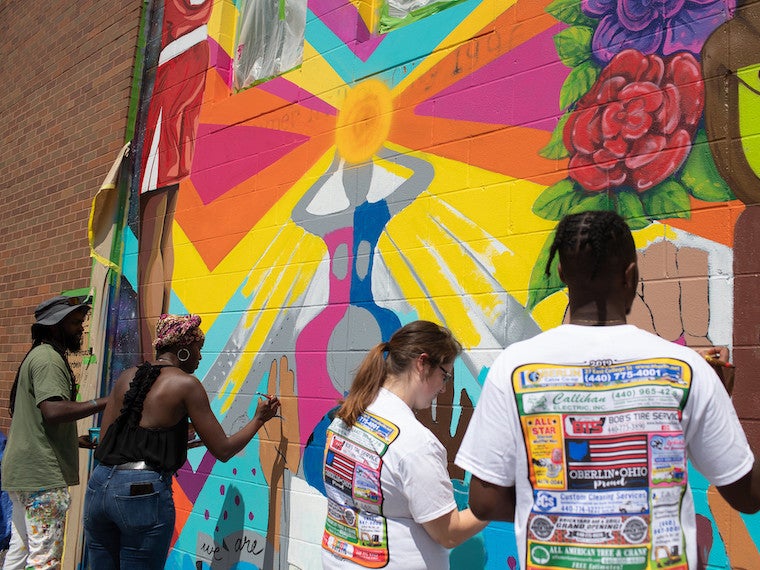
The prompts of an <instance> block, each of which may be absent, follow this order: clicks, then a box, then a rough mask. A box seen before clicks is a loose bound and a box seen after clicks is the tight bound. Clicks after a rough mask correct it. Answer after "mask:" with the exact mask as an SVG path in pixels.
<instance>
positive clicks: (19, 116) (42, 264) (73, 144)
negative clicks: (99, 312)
mask: <svg viewBox="0 0 760 570" xmlns="http://www.w3.org/2000/svg"><path fill="white" fill-rule="evenodd" d="M142 4H143V3H142V1H140V0H122V1H120V2H103V1H102V0H77V1H76V2H71V0H48V1H46V2H25V1H23V0H4V1H3V2H2V3H0V37H1V38H2V42H0V79H2V85H3V90H2V95H0V220H2V224H1V225H2V230H0V233H1V234H2V238H0V275H2V278H0V300H1V301H0V429H2V430H3V431H4V432H5V433H7V430H8V427H9V425H10V421H9V419H8V412H7V401H8V393H9V392H10V387H11V384H12V382H13V378H14V376H15V372H16V368H17V366H18V364H19V362H20V360H21V358H22V357H23V356H24V354H25V353H26V351H27V350H28V348H29V344H30V330H29V327H30V325H31V323H32V320H33V317H32V313H33V310H34V307H35V305H36V304H37V303H39V302H40V301H41V300H43V299H45V298H47V297H50V296H52V295H55V294H58V293H59V292H60V291H62V290H67V289H76V288H81V287H87V286H89V278H90V267H91V262H90V258H89V249H88V245H87V220H88V216H89V208H90V202H91V200H92V197H93V196H94V194H95V192H96V191H97V190H98V188H99V186H100V183H101V182H102V180H103V178H104V177H105V175H106V173H107V172H108V169H109V168H110V166H111V163H112V162H113V160H114V158H115V154H116V152H117V151H118V150H119V148H121V146H122V144H123V143H124V139H125V136H126V128H127V111H128V108H129V96H130V90H131V86H132V74H133V66H134V58H135V51H136V47H137V36H138V29H139V25H140V13H141V9H142Z"/></svg>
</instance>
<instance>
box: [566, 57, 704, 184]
mask: <svg viewBox="0 0 760 570" xmlns="http://www.w3.org/2000/svg"><path fill="white" fill-rule="evenodd" d="M703 107H704V85H703V83H702V77H701V73H700V67H699V63H698V62H697V60H696V59H695V58H694V56H693V55H691V54H690V53H688V52H680V53H677V54H674V55H672V56H670V57H666V58H662V57H660V56H658V55H656V54H652V55H644V54H642V53H641V52H639V51H637V50H632V49H629V50H625V51H622V52H620V53H619V54H617V55H616V56H615V57H614V58H613V59H612V60H611V61H610V63H609V64H608V65H607V67H605V68H604V69H603V70H602V72H601V74H600V75H599V77H598V79H597V80H596V82H595V83H594V85H593V86H592V88H591V89H590V90H589V91H588V93H586V94H585V95H584V96H583V97H582V98H581V99H580V100H579V101H578V103H577V105H576V107H575V109H574V110H573V112H572V113H571V114H570V116H569V118H568V120H567V123H566V124H565V128H564V132H563V140H564V143H565V146H566V147H567V150H568V152H569V153H570V163H569V175H570V177H571V178H573V179H574V180H575V181H576V182H578V183H579V184H580V185H581V186H583V187H584V188H585V189H586V190H589V191H592V192H599V191H602V190H606V189H608V188H617V187H623V186H625V187H630V188H633V189H634V190H636V191H637V192H645V191H646V190H649V189H650V188H652V187H653V186H655V185H657V184H659V183H660V182H662V181H663V180H665V178H667V177H668V176H670V175H671V174H673V173H674V172H675V171H676V170H677V169H678V168H679V167H680V166H681V165H682V164H683V163H684V160H686V157H687V156H688V155H689V151H690V150H691V144H692V140H693V138H694V135H695V132H696V130H697V125H698V123H699V120H700V118H701V116H702V110H703Z"/></svg>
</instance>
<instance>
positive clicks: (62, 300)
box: [34, 295, 92, 326]
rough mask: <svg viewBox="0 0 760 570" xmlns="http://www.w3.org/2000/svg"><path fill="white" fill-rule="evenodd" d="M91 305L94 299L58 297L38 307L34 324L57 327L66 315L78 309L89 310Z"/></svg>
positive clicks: (35, 311) (43, 302) (86, 297)
mask: <svg viewBox="0 0 760 570" xmlns="http://www.w3.org/2000/svg"><path fill="white" fill-rule="evenodd" d="M91 304H92V297H90V296H79V297H69V296H67V295H57V296H55V297H53V298H51V299H48V300H47V301H42V303H40V304H39V305H37V308H36V309H34V318H35V319H36V320H35V322H34V324H36V325H46V326H51V325H57V324H58V323H60V322H61V321H62V320H63V319H64V317H66V315H68V314H69V313H72V312H74V311H76V310H77V309H81V308H85V309H87V310H89V309H90V305H91Z"/></svg>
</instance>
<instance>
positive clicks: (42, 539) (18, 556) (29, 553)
mask: <svg viewBox="0 0 760 570" xmlns="http://www.w3.org/2000/svg"><path fill="white" fill-rule="evenodd" d="M8 496H10V498H11V502H12V503H13V534H12V536H11V545H10V549H9V550H8V554H7V555H6V557H5V564H4V565H3V570H24V569H26V568H34V569H35V570H37V569H40V570H43V569H44V570H54V569H57V568H60V567H61V558H62V557H63V534H64V531H65V527H66V512H67V511H68V510H69V505H70V504H71V495H69V490H68V489H67V488H66V487H62V488H59V489H48V490H46V491H35V492H31V493H30V492H25V491H8Z"/></svg>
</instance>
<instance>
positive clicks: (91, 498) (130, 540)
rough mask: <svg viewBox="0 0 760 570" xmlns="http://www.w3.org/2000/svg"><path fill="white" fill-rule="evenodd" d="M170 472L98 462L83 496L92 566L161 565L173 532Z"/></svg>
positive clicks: (154, 568)
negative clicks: (162, 472) (126, 467)
mask: <svg viewBox="0 0 760 570" xmlns="http://www.w3.org/2000/svg"><path fill="white" fill-rule="evenodd" d="M174 516H175V515H174V497H173V496H172V477H171V474H161V473H157V472H156V471H147V470H137V469H125V470H119V469H115V468H114V467H111V466H106V465H98V466H97V467H95V469H94V470H93V472H92V475H90V480H89V481H88V483H87V494H86V495H85V499H84V534H85V540H86V544H87V565H88V567H89V568H91V569H92V570H119V569H120V568H121V569H129V570H162V569H163V568H164V565H165V563H166V555H167V553H168V552H169V544H170V543H171V538H172V533H173V532H174Z"/></svg>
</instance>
